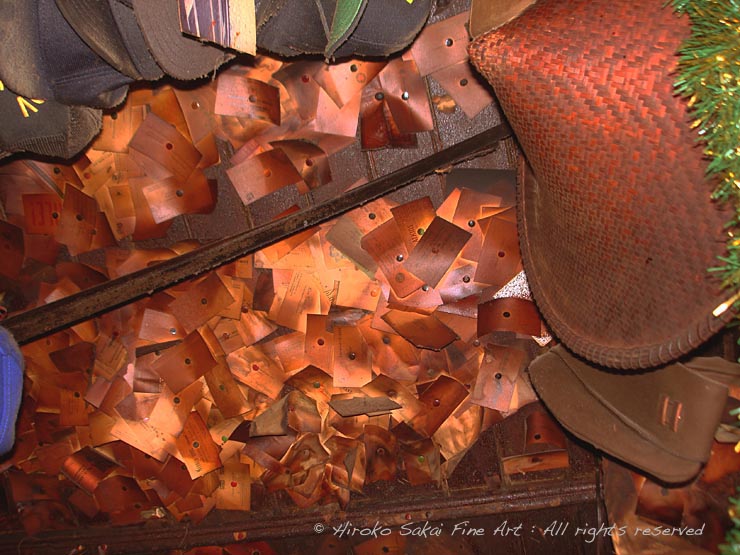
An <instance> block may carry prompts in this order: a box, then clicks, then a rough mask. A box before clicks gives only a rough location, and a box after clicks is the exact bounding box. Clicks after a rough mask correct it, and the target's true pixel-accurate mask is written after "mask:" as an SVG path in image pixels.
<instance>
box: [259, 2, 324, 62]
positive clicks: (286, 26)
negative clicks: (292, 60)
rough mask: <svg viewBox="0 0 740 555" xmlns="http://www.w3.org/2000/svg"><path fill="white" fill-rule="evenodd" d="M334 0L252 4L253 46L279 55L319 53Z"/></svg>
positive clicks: (322, 47) (322, 46) (321, 51)
mask: <svg viewBox="0 0 740 555" xmlns="http://www.w3.org/2000/svg"><path fill="white" fill-rule="evenodd" d="M336 3H337V0H320V1H318V2H290V0H261V1H259V2H257V4H256V11H257V13H256V20H257V46H258V47H260V48H261V49H264V50H267V51H269V52H272V53H275V54H280V55H281V56H297V55H299V54H323V53H324V49H325V48H326V43H327V41H328V40H329V28H330V25H331V21H332V17H333V16H334V10H335V7H336Z"/></svg>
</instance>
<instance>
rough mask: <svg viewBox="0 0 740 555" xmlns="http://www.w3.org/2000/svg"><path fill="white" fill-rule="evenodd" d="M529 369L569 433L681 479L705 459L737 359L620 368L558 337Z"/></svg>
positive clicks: (739, 372) (738, 369) (738, 372)
mask: <svg viewBox="0 0 740 555" xmlns="http://www.w3.org/2000/svg"><path fill="white" fill-rule="evenodd" d="M529 375H530V378H531V379H532V384H533V385H534V387H535V390H536V391H537V394H538V395H539V396H540V398H541V399H542V401H543V402H544V403H545V404H546V405H547V408H548V409H550V411H551V412H552V413H553V415H554V416H555V418H557V420H558V421H559V422H560V423H561V424H562V425H563V426H564V427H565V428H567V429H568V430H570V431H571V432H572V433H573V434H575V435H576V436H578V437H579V438H581V439H583V440H584V441H587V442H589V443H591V444H593V445H594V446H595V447H597V448H599V449H601V450H602V451H605V452H606V453H609V454H610V455H612V456H614V457H616V458H618V459H620V460H621V461H624V462H626V463H628V464H630V465H632V466H634V467H636V468H639V469H641V470H643V471H645V472H647V473H648V474H650V475H652V476H655V477H656V478H658V479H660V480H662V481H664V482H668V483H679V482H686V481H688V480H690V479H692V478H694V477H695V476H696V475H697V474H698V472H699V470H700V469H701V467H702V465H703V464H704V463H705V462H707V461H708V460H709V455H710V452H711V450H712V441H713V439H714V434H715V431H716V430H717V427H718V425H719V423H720V420H721V418H722V415H723V414H724V412H725V403H726V401H727V395H728V386H729V385H730V384H736V383H737V382H738V378H740V365H738V364H736V363H732V362H728V361H726V360H723V359H721V358H719V357H706V358H705V357H695V358H693V359H690V360H688V361H686V362H676V363H673V364H671V365H668V366H662V367H660V368H657V369H653V370H648V371H646V372H641V373H635V372H631V373H620V372H618V371H614V370H606V369H603V368H598V367H596V366H594V365H592V364H588V363H586V362H584V361H583V360H581V359H579V358H578V357H576V356H574V355H573V354H572V353H570V352H568V350H567V349H565V348H564V347H563V346H562V345H558V346H556V347H554V348H552V349H550V351H548V352H547V353H545V354H544V355H541V356H539V357H537V358H536V359H535V360H534V361H533V362H532V364H531V365H530V367H529Z"/></svg>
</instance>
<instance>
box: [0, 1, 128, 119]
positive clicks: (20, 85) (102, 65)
mask: <svg viewBox="0 0 740 555" xmlns="http://www.w3.org/2000/svg"><path fill="white" fill-rule="evenodd" d="M0 34H1V35H2V37H3V40H2V41H1V42H0V77H1V78H2V80H3V81H4V82H5V84H6V85H8V86H9V87H10V88H11V89H12V90H14V91H16V92H17V93H18V94H21V95H23V96H25V97H27V98H39V99H44V100H56V101H58V102H61V103H63V104H70V105H85V106H93V107H97V108H112V107H115V106H116V105H118V104H120V103H121V102H122V101H123V99H124V98H125V97H126V93H127V92H128V84H129V83H130V82H131V81H132V79H131V77H129V76H127V75H124V74H122V73H120V72H119V71H117V70H116V69H114V68H113V67H111V66H110V65H108V63H106V61H105V60H103V58H101V57H100V56H98V55H97V54H96V53H95V52H94V51H93V50H92V49H91V48H90V47H89V46H87V44H85V42H84V41H83V40H82V39H81V38H80V37H79V35H77V33H75V31H74V29H72V27H71V26H70V25H69V23H67V21H66V20H65V19H64V16H63V15H62V13H61V12H60V11H59V9H58V8H57V5H56V3H55V2H54V0H36V1H33V2H15V1H13V0H0Z"/></svg>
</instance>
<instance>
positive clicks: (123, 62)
mask: <svg viewBox="0 0 740 555" xmlns="http://www.w3.org/2000/svg"><path fill="white" fill-rule="evenodd" d="M56 3H57V6H58V7H59V10H60V11H61V12H62V14H63V15H64V18H65V19H66V20H67V22H68V23H69V24H70V25H71V26H72V28H73V29H74V30H75V31H76V32H77V34H78V35H80V37H81V38H82V39H83V40H84V41H85V43H86V44H87V45H88V46H89V47H90V48H92V49H93V50H94V51H95V52H96V53H97V54H98V55H99V56H100V57H101V58H103V59H104V60H105V61H106V62H108V64H110V65H111V66H113V67H114V68H115V69H117V70H118V71H120V72H121V73H123V74H125V75H128V76H129V77H131V78H132V79H137V80H140V79H144V80H148V81H154V80H156V79H159V78H160V77H162V75H163V72H162V69H161V68H160V67H159V66H158V65H157V63H156V62H155V61H154V58H153V57H152V55H151V53H150V52H149V50H148V49H147V46H146V42H145V41H144V36H143V35H142V34H141V30H140V29H139V25H138V23H137V22H136V16H135V15H134V10H133V8H132V6H131V2H130V0H102V1H101V0H56Z"/></svg>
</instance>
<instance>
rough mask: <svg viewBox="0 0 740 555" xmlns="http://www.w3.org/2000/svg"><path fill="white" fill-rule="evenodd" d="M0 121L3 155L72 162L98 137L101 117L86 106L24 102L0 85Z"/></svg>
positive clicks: (100, 114) (38, 101)
mask: <svg viewBox="0 0 740 555" xmlns="http://www.w3.org/2000/svg"><path fill="white" fill-rule="evenodd" d="M0 118H1V119H2V122H3V124H2V125H1V126H0V151H2V152H3V153H5V154H9V153H14V152H32V153H34V154H41V155H43V156H52V157H55V158H72V157H73V156H75V155H76V154H78V153H79V152H80V151H81V150H82V149H83V148H85V147H86V146H87V145H88V144H89V143H90V141H92V140H93V138H94V137H95V135H97V134H98V132H99V131H100V125H101V122H102V113H101V111H100V110H97V109H95V108H88V107H87V106H67V105H65V104H59V103H58V102H54V101H53V100H46V101H41V100H31V99H28V98H24V97H22V96H19V95H18V94H16V93H14V92H13V91H11V90H10V89H8V88H7V87H6V86H5V85H4V84H2V83H1V82H0ZM0 157H2V154H0Z"/></svg>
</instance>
